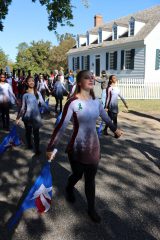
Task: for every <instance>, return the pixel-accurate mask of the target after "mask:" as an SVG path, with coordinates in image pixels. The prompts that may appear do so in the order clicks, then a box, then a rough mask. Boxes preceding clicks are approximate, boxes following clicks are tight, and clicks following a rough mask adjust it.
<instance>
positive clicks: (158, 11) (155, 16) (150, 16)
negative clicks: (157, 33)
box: [68, 5, 160, 54]
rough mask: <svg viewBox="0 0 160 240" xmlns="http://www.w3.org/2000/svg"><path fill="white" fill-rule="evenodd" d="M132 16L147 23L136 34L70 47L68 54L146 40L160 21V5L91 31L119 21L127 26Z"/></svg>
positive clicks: (109, 27)
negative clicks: (74, 47)
mask: <svg viewBox="0 0 160 240" xmlns="http://www.w3.org/2000/svg"><path fill="white" fill-rule="evenodd" d="M131 17H133V18H135V20H136V21H140V22H144V23H145V25H144V26H143V27H142V29H141V30H140V31H139V32H138V33H137V34H136V35H135V36H130V37H123V38H119V39H117V40H113V41H105V42H103V43H100V44H91V45H89V46H84V47H80V48H76V49H70V50H69V52H68V54H70V53H76V52H81V51H85V50H89V49H92V48H96V47H99V48H100V47H105V46H113V45H119V44H124V43H129V42H137V41H141V40H144V39H145V38H146V37H147V35H148V34H149V33H150V32H151V31H152V30H153V28H154V27H155V26H156V25H157V24H158V23H159V22H160V5H157V6H154V7H152V8H149V9H145V10H143V11H139V12H137V13H134V14H129V15H128V16H126V17H122V18H119V19H114V20H112V21H111V22H108V23H106V24H103V25H101V26H98V27H94V28H93V29H90V30H89V32H95V31H97V32H98V29H99V27H102V28H107V29H111V28H112V26H113V24H114V23H117V25H120V26H122V25H123V26H127V25H128V22H129V20H130V18H131Z"/></svg>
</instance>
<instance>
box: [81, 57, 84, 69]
mask: <svg viewBox="0 0 160 240" xmlns="http://www.w3.org/2000/svg"><path fill="white" fill-rule="evenodd" d="M83 69H84V56H82V57H81V70H83Z"/></svg>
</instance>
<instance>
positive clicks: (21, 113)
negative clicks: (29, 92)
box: [16, 95, 26, 124]
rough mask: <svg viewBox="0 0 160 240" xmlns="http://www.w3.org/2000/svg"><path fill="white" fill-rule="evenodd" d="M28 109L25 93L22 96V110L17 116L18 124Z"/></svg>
mask: <svg viewBox="0 0 160 240" xmlns="http://www.w3.org/2000/svg"><path fill="white" fill-rule="evenodd" d="M25 110H26V100H25V95H23V98H22V106H21V108H20V111H19V112H18V115H17V118H16V123H17V124H18V123H19V121H20V118H21V117H22V116H23V115H24V113H25Z"/></svg>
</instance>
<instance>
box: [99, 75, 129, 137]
mask: <svg viewBox="0 0 160 240" xmlns="http://www.w3.org/2000/svg"><path fill="white" fill-rule="evenodd" d="M116 82H117V78H116V76H115V75H111V76H110V77H109V82H108V87H107V89H106V96H107V97H106V104H105V105H106V110H107V111H108V115H109V117H110V118H111V120H112V121H113V123H114V125H115V126H117V115H118V97H120V99H121V100H122V102H123V103H124V106H125V107H126V108H127V109H128V106H127V103H126V101H125V99H124V98H123V97H122V96H121V94H120V90H119V88H118V87H117V86H116ZM107 128H108V126H105V128H104V130H103V131H104V134H105V135H108V132H107ZM115 137H116V136H115Z"/></svg>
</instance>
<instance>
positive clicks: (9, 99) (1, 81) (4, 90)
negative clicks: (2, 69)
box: [0, 74, 18, 131]
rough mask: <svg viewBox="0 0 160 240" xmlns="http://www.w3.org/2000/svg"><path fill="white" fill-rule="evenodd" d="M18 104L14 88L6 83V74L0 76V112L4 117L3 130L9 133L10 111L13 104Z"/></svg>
mask: <svg viewBox="0 0 160 240" xmlns="http://www.w3.org/2000/svg"><path fill="white" fill-rule="evenodd" d="M15 102H16V104H18V101H17V99H16V97H15V95H14V93H13V90H12V87H11V85H10V84H9V83H7V82H6V77H5V75H4V74H1V75H0V112H1V115H2V124H3V129H5V130H7V131H9V125H10V117H9V109H10V106H11V104H14V103H15Z"/></svg>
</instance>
